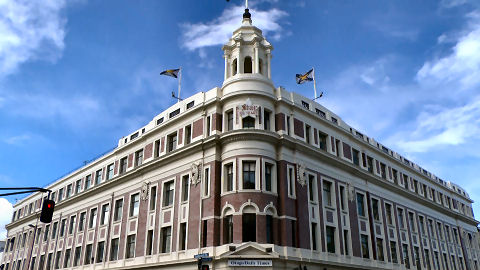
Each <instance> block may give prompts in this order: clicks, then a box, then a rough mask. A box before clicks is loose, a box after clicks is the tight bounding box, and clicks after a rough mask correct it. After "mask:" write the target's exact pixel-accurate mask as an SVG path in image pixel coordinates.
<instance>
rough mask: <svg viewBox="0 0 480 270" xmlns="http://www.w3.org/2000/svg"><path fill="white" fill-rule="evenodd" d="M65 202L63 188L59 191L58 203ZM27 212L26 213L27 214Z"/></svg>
mask: <svg viewBox="0 0 480 270" xmlns="http://www.w3.org/2000/svg"><path fill="white" fill-rule="evenodd" d="M62 200H63V188H61V189H60V190H59V191H58V202H61V201H62ZM26 212H27V211H25V213H26Z"/></svg>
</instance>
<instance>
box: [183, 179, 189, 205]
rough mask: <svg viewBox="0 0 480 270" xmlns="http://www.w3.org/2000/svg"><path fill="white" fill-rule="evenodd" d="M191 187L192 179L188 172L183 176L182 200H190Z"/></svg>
mask: <svg viewBox="0 0 480 270" xmlns="http://www.w3.org/2000/svg"><path fill="white" fill-rule="evenodd" d="M189 187H190V180H189V179H188V174H187V175H184V176H182V202H186V201H188V190H189Z"/></svg>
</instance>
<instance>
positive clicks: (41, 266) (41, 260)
mask: <svg viewBox="0 0 480 270" xmlns="http://www.w3.org/2000/svg"><path fill="white" fill-rule="evenodd" d="M44 265H45V255H41V256H40V261H39V262H38V269H39V270H42V269H43V266H44ZM5 270H9V269H8V263H7V267H6V268H5Z"/></svg>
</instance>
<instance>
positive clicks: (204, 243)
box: [202, 220, 208, 247]
mask: <svg viewBox="0 0 480 270" xmlns="http://www.w3.org/2000/svg"><path fill="white" fill-rule="evenodd" d="M202 229H203V231H202V247H206V246H207V232H208V223H207V221H206V220H204V221H203V228H202Z"/></svg>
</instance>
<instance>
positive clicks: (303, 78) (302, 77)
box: [295, 68, 313, 84]
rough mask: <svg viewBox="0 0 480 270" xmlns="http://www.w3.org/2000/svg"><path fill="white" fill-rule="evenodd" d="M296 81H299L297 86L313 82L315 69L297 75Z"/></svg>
mask: <svg viewBox="0 0 480 270" xmlns="http://www.w3.org/2000/svg"><path fill="white" fill-rule="evenodd" d="M295 79H296V80H297V84H302V83H304V82H310V81H313V68H312V69H310V70H309V71H307V73H305V74H297V75H295Z"/></svg>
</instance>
